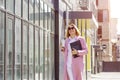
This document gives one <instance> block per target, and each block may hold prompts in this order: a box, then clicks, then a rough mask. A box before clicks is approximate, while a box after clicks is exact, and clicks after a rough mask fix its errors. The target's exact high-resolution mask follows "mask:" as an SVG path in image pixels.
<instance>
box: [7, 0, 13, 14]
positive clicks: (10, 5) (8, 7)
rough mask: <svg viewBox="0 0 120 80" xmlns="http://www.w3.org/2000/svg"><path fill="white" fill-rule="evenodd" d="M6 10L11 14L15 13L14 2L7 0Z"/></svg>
mask: <svg viewBox="0 0 120 80" xmlns="http://www.w3.org/2000/svg"><path fill="white" fill-rule="evenodd" d="M6 9H7V10H8V11H10V12H12V13H13V12H14V0H6Z"/></svg>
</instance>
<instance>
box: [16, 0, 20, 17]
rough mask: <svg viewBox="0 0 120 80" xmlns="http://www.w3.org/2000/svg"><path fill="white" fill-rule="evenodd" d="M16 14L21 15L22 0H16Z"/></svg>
mask: <svg viewBox="0 0 120 80" xmlns="http://www.w3.org/2000/svg"><path fill="white" fill-rule="evenodd" d="M15 14H16V15H18V16H21V0H15Z"/></svg>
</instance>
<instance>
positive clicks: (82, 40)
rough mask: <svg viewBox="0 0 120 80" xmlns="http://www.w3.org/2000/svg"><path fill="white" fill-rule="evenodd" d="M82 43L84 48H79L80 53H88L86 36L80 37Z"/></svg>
mask: <svg viewBox="0 0 120 80" xmlns="http://www.w3.org/2000/svg"><path fill="white" fill-rule="evenodd" d="M79 40H80V43H81V45H82V50H78V55H85V54H87V53H88V48H87V44H86V41H85V39H84V38H80V39H79Z"/></svg>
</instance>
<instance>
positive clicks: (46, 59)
mask: <svg viewBox="0 0 120 80" xmlns="http://www.w3.org/2000/svg"><path fill="white" fill-rule="evenodd" d="M43 43H44V46H45V47H44V53H43V54H44V72H45V77H44V79H46V80H48V77H47V76H48V75H47V73H48V63H47V61H48V50H47V32H44V42H43Z"/></svg>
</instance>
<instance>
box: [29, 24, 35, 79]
mask: <svg viewBox="0 0 120 80" xmlns="http://www.w3.org/2000/svg"><path fill="white" fill-rule="evenodd" d="M33 39H34V36H33V26H32V25H30V26H29V80H33V78H34V69H33V68H34V67H33V61H34V50H33V48H34V43H33Z"/></svg>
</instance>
